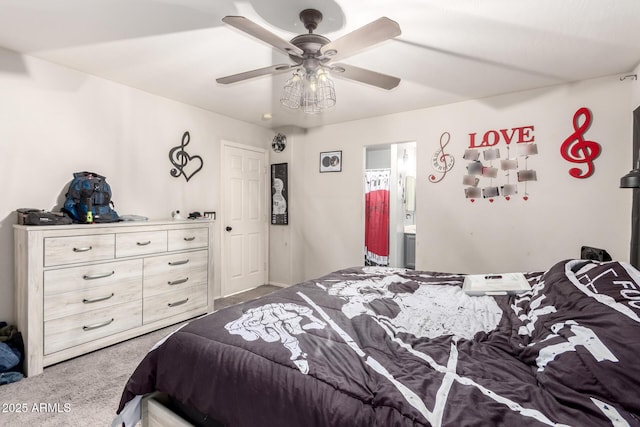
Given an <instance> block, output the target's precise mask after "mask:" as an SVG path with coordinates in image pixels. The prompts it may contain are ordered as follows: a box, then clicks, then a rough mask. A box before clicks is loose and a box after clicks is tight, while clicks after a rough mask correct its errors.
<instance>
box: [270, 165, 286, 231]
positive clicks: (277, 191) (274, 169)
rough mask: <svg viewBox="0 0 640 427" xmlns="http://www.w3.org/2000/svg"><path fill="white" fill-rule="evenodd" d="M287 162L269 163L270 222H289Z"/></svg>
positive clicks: (283, 223) (278, 223) (279, 223)
mask: <svg viewBox="0 0 640 427" xmlns="http://www.w3.org/2000/svg"><path fill="white" fill-rule="evenodd" d="M288 184H289V178H288V175H287V163H276V164H273V165H271V224H273V225H287V224H289V209H288V207H287V200H288V199H289V190H288Z"/></svg>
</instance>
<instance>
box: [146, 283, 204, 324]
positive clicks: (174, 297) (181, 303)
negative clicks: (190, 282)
mask: <svg viewBox="0 0 640 427" xmlns="http://www.w3.org/2000/svg"><path fill="white" fill-rule="evenodd" d="M143 305H144V312H143V321H144V323H145V324H146V323H151V322H155V321H156V320H162V319H166V318H168V317H172V316H178V315H180V314H182V313H185V312H187V311H191V310H197V309H198V308H202V312H203V313H204V312H205V311H206V308H207V286H206V284H205V285H202V286H191V287H189V288H183V289H178V290H176V291H173V292H166V293H163V294H159V295H156V296H153V297H149V298H146V297H145V298H144V302H143Z"/></svg>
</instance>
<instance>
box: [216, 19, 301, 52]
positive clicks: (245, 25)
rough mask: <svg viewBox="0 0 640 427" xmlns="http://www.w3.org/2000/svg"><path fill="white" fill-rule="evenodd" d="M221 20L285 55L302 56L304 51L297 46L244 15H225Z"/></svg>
mask: <svg viewBox="0 0 640 427" xmlns="http://www.w3.org/2000/svg"><path fill="white" fill-rule="evenodd" d="M222 22H224V23H226V24H229V25H231V26H232V27H236V28H237V29H239V30H240V31H244V32H245V33H247V34H249V35H251V36H253V37H255V38H257V39H258V40H262V41H263V42H265V43H268V44H270V45H271V46H273V47H275V48H276V49H279V50H281V51H282V52H284V53H286V54H287V55H289V54H291V55H295V56H302V54H303V53H304V52H303V51H302V49H300V48H299V47H297V46H294V45H293V44H291V43H289V42H288V41H286V40H285V39H283V38H280V37H278V36H277V35H275V34H273V33H272V32H271V31H269V30H267V29H265V28H263V27H261V26H260V25H258V24H256V23H255V22H253V21H251V20H249V19H247V18H245V17H244V16H225V17H224V18H222Z"/></svg>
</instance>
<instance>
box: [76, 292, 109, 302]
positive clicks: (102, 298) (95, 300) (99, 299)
mask: <svg viewBox="0 0 640 427" xmlns="http://www.w3.org/2000/svg"><path fill="white" fill-rule="evenodd" d="M114 296H115V294H114V293H113V292H111V295H109V296H106V297H100V298H92V299H86V298H84V299H83V300H82V303H83V304H91V303H94V302H100V301H106V300H108V299H110V298H113V297H114Z"/></svg>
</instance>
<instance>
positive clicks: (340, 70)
mask: <svg viewBox="0 0 640 427" xmlns="http://www.w3.org/2000/svg"><path fill="white" fill-rule="evenodd" d="M330 70H331V76H332V77H341V78H345V79H350V80H355V81H358V82H361V83H366V84H368V85H371V86H376V87H379V88H381V89H386V90H391V89H393V88H394V87H396V86H398V85H399V84H400V79H399V78H397V77H393V76H390V75H388V74H382V73H378V72H376V71H371V70H367V69H365V68H360V67H356V66H354V65H346V64H332V65H331V67H330Z"/></svg>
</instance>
